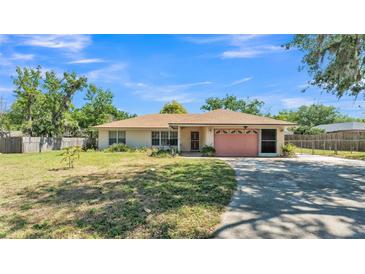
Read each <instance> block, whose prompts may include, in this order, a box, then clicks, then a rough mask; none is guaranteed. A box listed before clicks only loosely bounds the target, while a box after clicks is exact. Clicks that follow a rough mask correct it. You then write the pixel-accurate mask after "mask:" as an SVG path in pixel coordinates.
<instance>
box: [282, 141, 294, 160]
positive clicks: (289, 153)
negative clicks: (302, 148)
mask: <svg viewBox="0 0 365 274" xmlns="http://www.w3.org/2000/svg"><path fill="white" fill-rule="evenodd" d="M296 149H297V148H296V146H295V145H293V144H290V143H289V144H286V145H283V146H282V147H281V150H282V153H283V156H284V157H295V151H296Z"/></svg>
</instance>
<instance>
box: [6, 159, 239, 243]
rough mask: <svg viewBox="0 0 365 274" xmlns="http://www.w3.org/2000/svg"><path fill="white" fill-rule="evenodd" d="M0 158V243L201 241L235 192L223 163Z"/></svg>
mask: <svg viewBox="0 0 365 274" xmlns="http://www.w3.org/2000/svg"><path fill="white" fill-rule="evenodd" d="M59 154H60V152H47V153H41V154H2V155H0V174H1V177H0V238H208V237H210V236H211V233H212V231H213V230H214V229H215V227H216V225H217V224H218V223H219V219H220V215H221V213H222V211H223V210H224V207H225V206H226V205H227V204H228V202H229V200H230V198H231V195H232V193H233V191H234V189H235V187H236V181H235V179H234V171H233V170H232V169H231V168H230V167H229V166H228V165H227V164H226V163H224V162H223V161H219V160H205V159H204V160H200V159H199V160H198V159H183V158H179V157H177V158H153V157H148V156H147V155H146V154H145V153H129V152H124V153H104V152H83V153H81V158H80V160H79V161H76V162H75V168H73V169H67V168H65V166H64V164H61V163H60V160H61V157H60V156H59Z"/></svg>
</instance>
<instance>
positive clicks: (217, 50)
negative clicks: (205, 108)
mask: <svg viewBox="0 0 365 274" xmlns="http://www.w3.org/2000/svg"><path fill="white" fill-rule="evenodd" d="M290 38H291V35H0V96H2V97H3V98H5V99H6V100H7V101H8V103H9V104H10V103H11V102H12V101H13V100H14V96H13V94H12V79H11V75H14V72H15V67H16V66H33V67H35V66H37V65H41V66H42V68H43V69H45V70H51V69H52V70H55V71H56V72H57V73H61V72H63V71H75V72H77V73H78V74H81V75H86V76H87V77H88V79H89V81H90V82H92V83H95V84H96V85H98V86H101V87H103V88H105V89H109V90H111V91H112V92H113V94H114V104H115V105H116V106H117V107H118V108H119V109H121V110H125V111H128V112H131V113H136V114H146V113H156V112H158V111H159V110H160V109H161V107H162V105H163V104H164V103H165V102H167V101H171V100H173V99H176V100H178V101H179V102H181V103H183V104H184V105H185V107H186V108H187V109H188V111H189V112H191V113H195V112H201V111H200V107H201V105H202V104H203V103H204V100H205V99H206V98H208V97H211V96H219V97H221V96H224V95H225V94H226V93H229V94H234V95H236V96H237V97H239V98H247V97H249V98H257V99H260V100H262V101H264V102H265V105H264V108H263V111H264V112H270V113H273V114H275V113H277V112H278V111H279V110H282V109H295V108H297V107H299V106H300V105H303V104H305V105H308V104H311V103H323V104H326V105H333V106H335V107H337V108H338V109H339V110H340V111H341V112H342V113H345V114H349V115H352V116H355V117H364V116H365V114H364V111H365V109H364V108H365V101H364V100H359V99H358V100H357V101H354V99H353V98H349V97H344V98H341V99H340V100H338V99H337V98H336V97H335V96H333V95H329V94H325V93H322V92H321V90H318V89H317V88H310V89H308V90H307V91H306V92H305V93H303V92H301V90H302V89H303V87H304V86H305V85H306V83H307V81H308V80H309V76H308V75H307V72H306V71H301V72H299V71H298V66H299V65H300V61H301V57H302V53H301V52H299V51H297V50H290V51H286V50H284V49H283V48H282V47H280V45H282V44H283V43H285V42H287V41H289V40H290ZM83 97H84V94H78V95H77V96H76V97H75V98H74V104H75V106H77V107H78V106H81V105H82V104H83Z"/></svg>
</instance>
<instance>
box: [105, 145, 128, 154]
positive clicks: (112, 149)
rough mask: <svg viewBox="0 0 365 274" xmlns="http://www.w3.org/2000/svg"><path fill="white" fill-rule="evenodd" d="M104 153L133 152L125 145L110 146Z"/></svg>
mask: <svg viewBox="0 0 365 274" xmlns="http://www.w3.org/2000/svg"><path fill="white" fill-rule="evenodd" d="M105 151H106V152H129V151H133V148H131V147H129V146H127V145H125V144H112V145H111V146H110V147H108V148H107V149H105Z"/></svg>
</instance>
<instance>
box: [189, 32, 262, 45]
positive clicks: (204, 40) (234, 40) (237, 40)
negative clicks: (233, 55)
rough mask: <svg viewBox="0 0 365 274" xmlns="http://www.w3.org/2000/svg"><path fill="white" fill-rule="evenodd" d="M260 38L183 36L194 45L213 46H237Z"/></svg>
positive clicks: (249, 36) (244, 35)
mask: <svg viewBox="0 0 365 274" xmlns="http://www.w3.org/2000/svg"><path fill="white" fill-rule="evenodd" d="M259 36H260V35H256V34H239V35H237V34H234V35H229V34H225V35H194V36H183V37H182V39H183V40H184V41H187V42H190V43H193V44H212V43H220V42H226V43H228V44H229V45H232V46H237V45H240V44H241V43H243V42H245V41H249V40H251V39H254V38H257V37H259Z"/></svg>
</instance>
